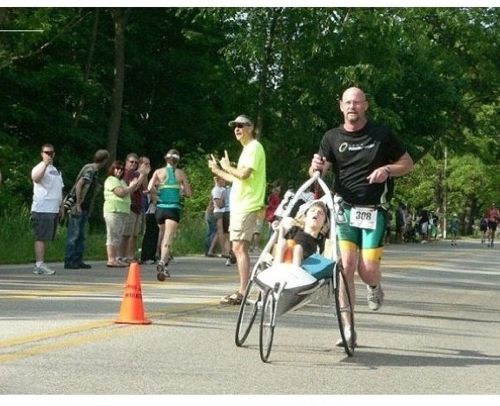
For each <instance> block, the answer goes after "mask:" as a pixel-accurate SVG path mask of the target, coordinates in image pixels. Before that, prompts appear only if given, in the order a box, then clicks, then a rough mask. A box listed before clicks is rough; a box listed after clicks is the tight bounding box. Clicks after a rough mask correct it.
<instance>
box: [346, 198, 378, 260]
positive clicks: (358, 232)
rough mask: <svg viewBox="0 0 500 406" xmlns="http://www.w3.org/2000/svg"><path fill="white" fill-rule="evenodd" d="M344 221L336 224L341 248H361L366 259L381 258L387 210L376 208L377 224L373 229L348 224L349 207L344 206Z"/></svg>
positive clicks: (349, 216)
mask: <svg viewBox="0 0 500 406" xmlns="http://www.w3.org/2000/svg"><path fill="white" fill-rule="evenodd" d="M344 213H345V218H346V220H347V221H346V222H345V223H342V224H337V236H338V237H339V245H340V248H341V249H343V250H357V249H358V248H360V249H361V251H362V255H363V256H364V257H365V258H367V259H372V260H379V261H380V260H381V259H382V254H383V252H384V234H385V232H386V227H387V212H386V211H385V210H383V209H378V210H377V225H376V227H375V229H374V230H369V229H362V228H358V227H353V226H351V225H349V221H350V218H351V209H350V208H349V207H344Z"/></svg>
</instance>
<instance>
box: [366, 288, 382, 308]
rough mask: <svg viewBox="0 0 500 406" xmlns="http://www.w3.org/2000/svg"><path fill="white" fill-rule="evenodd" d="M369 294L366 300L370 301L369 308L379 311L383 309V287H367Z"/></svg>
mask: <svg viewBox="0 0 500 406" xmlns="http://www.w3.org/2000/svg"><path fill="white" fill-rule="evenodd" d="M366 290H367V292H368V294H367V296H366V300H367V301H368V307H369V308H370V309H371V310H374V311H375V310H378V309H380V308H381V307H382V304H383V303H384V291H383V290H382V285H380V284H378V286H375V287H374V288H372V287H371V286H368V285H367V286H366Z"/></svg>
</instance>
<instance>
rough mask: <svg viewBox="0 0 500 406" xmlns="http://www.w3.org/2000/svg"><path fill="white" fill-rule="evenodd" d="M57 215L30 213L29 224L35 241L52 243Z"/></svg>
mask: <svg viewBox="0 0 500 406" xmlns="http://www.w3.org/2000/svg"><path fill="white" fill-rule="evenodd" d="M58 215H59V214H58V213H37V212H31V223H32V226H33V231H34V233H35V240H36V241H54V238H55V236H56V230H57V219H58Z"/></svg>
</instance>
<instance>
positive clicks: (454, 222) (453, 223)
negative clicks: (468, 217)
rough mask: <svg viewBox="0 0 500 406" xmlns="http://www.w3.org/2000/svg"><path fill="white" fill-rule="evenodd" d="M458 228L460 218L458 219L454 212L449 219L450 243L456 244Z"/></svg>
mask: <svg viewBox="0 0 500 406" xmlns="http://www.w3.org/2000/svg"><path fill="white" fill-rule="evenodd" d="M459 230H460V220H459V219H458V217H457V215H456V213H454V214H453V217H452V218H451V220H450V234H451V245H452V246H453V245H457V236H458V232H459Z"/></svg>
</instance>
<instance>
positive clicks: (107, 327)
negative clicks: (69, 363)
mask: <svg viewBox="0 0 500 406" xmlns="http://www.w3.org/2000/svg"><path fill="white" fill-rule="evenodd" d="M216 304H217V301H215V300H213V301H209V302H206V303H203V304H182V305H170V306H169V307H168V309H166V311H157V312H153V313H149V314H146V317H148V318H153V317H157V318H161V319H162V323H161V324H162V325H164V324H165V319H166V320H167V324H172V325H175V324H179V323H181V322H182V320H181V319H180V317H182V316H186V315H187V314H188V313H191V312H193V311H197V310H201V309H206V308H207V307H213V306H214V305H216ZM168 317H173V318H176V320H169V319H168ZM153 325H154V320H153ZM125 327H127V328H125ZM144 328H147V326H142V325H136V324H128V325H127V324H120V325H115V324H114V323H113V321H111V320H101V321H96V322H92V323H85V324H81V325H78V326H71V327H63V328H57V329H53V330H49V331H46V332H43V333H38V334H31V335H27V336H23V337H16V338H11V339H6V340H1V341H0V348H4V349H8V348H12V347H16V346H27V345H30V344H35V345H34V346H31V347H30V348H26V349H18V350H15V351H14V352H11V353H3V354H0V363H3V362H9V361H14V360H18V359H22V358H27V357H31V356H36V355H42V354H46V353H49V352H53V351H57V350H59V349H67V348H71V347H76V346H81V345H84V344H88V343H93V342H98V341H101V340H103V339H109V338H113V337H115V336H119V335H124V334H132V333H136V332H139V331H142V329H144ZM102 329H104V330H102ZM81 333H86V334H85V335H83V336H82V335H79V336H77V337H71V336H73V335H75V334H81ZM49 339H58V340H59V341H57V342H54V343H50V342H47V341H46V340H49ZM42 341H43V342H42ZM40 342H42V343H40Z"/></svg>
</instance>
